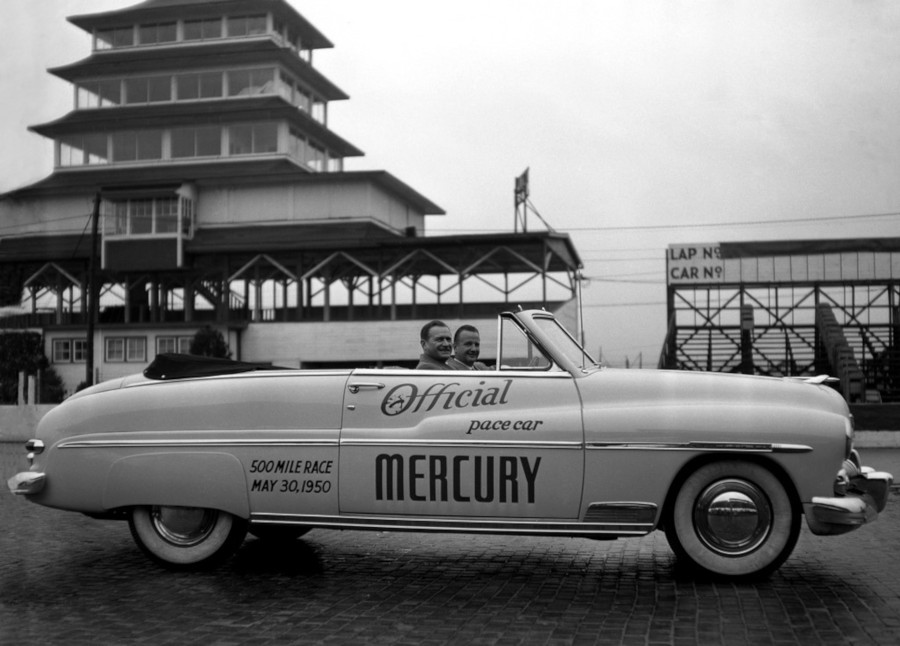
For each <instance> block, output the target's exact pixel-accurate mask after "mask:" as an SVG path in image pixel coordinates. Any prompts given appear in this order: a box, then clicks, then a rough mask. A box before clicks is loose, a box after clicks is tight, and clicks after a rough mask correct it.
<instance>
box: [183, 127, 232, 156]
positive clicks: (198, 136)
mask: <svg viewBox="0 0 900 646" xmlns="http://www.w3.org/2000/svg"><path fill="white" fill-rule="evenodd" d="M221 154H222V129H221V128H219V127H218V126H202V127H199V128H175V129H174V130H172V157H173V158H176V159H180V158H184V157H218V156H219V155H221Z"/></svg>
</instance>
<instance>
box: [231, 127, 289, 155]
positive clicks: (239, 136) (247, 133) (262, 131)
mask: <svg viewBox="0 0 900 646" xmlns="http://www.w3.org/2000/svg"><path fill="white" fill-rule="evenodd" d="M228 132H229V145H228V153H229V154H230V155H250V154H253V153H275V152H278V125H277V124H275V123H254V124H245V125H239V126H231V127H230V128H229V129H228Z"/></svg>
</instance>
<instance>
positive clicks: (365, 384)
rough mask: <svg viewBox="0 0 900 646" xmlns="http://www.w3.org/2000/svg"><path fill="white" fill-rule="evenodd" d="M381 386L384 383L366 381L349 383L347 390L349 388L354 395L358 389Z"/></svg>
mask: <svg viewBox="0 0 900 646" xmlns="http://www.w3.org/2000/svg"><path fill="white" fill-rule="evenodd" d="M382 388H384V384H379V383H377V382H366V381H363V382H359V383H355V384H350V385H349V386H347V390H349V391H350V392H351V393H352V394H354V395H355V394H356V393H358V392H359V391H360V390H381V389H382Z"/></svg>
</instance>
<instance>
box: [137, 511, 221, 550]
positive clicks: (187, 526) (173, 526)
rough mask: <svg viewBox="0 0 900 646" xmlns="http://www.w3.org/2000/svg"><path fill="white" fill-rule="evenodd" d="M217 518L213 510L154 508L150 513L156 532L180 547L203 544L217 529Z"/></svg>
mask: <svg viewBox="0 0 900 646" xmlns="http://www.w3.org/2000/svg"><path fill="white" fill-rule="evenodd" d="M217 516H218V513H217V512H216V511H214V510H212V509H200V508H198V507H153V509H152V510H151V512H150V518H151V520H152V521H153V527H154V529H155V530H156V532H157V533H158V534H159V535H160V536H161V537H162V538H164V539H165V540H166V541H168V542H169V543H172V544H173V545H178V546H179V547H190V546H191V545H196V544H198V543H201V542H203V540H204V539H205V538H206V537H207V536H209V534H210V533H211V532H212V530H213V527H215V524H216V517H217Z"/></svg>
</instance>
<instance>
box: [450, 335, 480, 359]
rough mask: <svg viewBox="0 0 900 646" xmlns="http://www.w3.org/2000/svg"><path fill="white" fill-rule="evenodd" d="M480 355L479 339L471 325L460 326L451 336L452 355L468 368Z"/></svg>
mask: <svg viewBox="0 0 900 646" xmlns="http://www.w3.org/2000/svg"><path fill="white" fill-rule="evenodd" d="M480 353H481V337H480V336H479V334H478V329H477V328H476V327H475V326H473V325H460V326H459V327H458V328H457V329H456V334H454V335H453V355H454V356H455V357H456V358H457V359H459V360H460V361H462V362H463V363H464V364H466V365H467V366H469V367H470V368H471V367H472V366H473V365H474V364H475V362H476V361H478V355H479V354H480Z"/></svg>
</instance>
